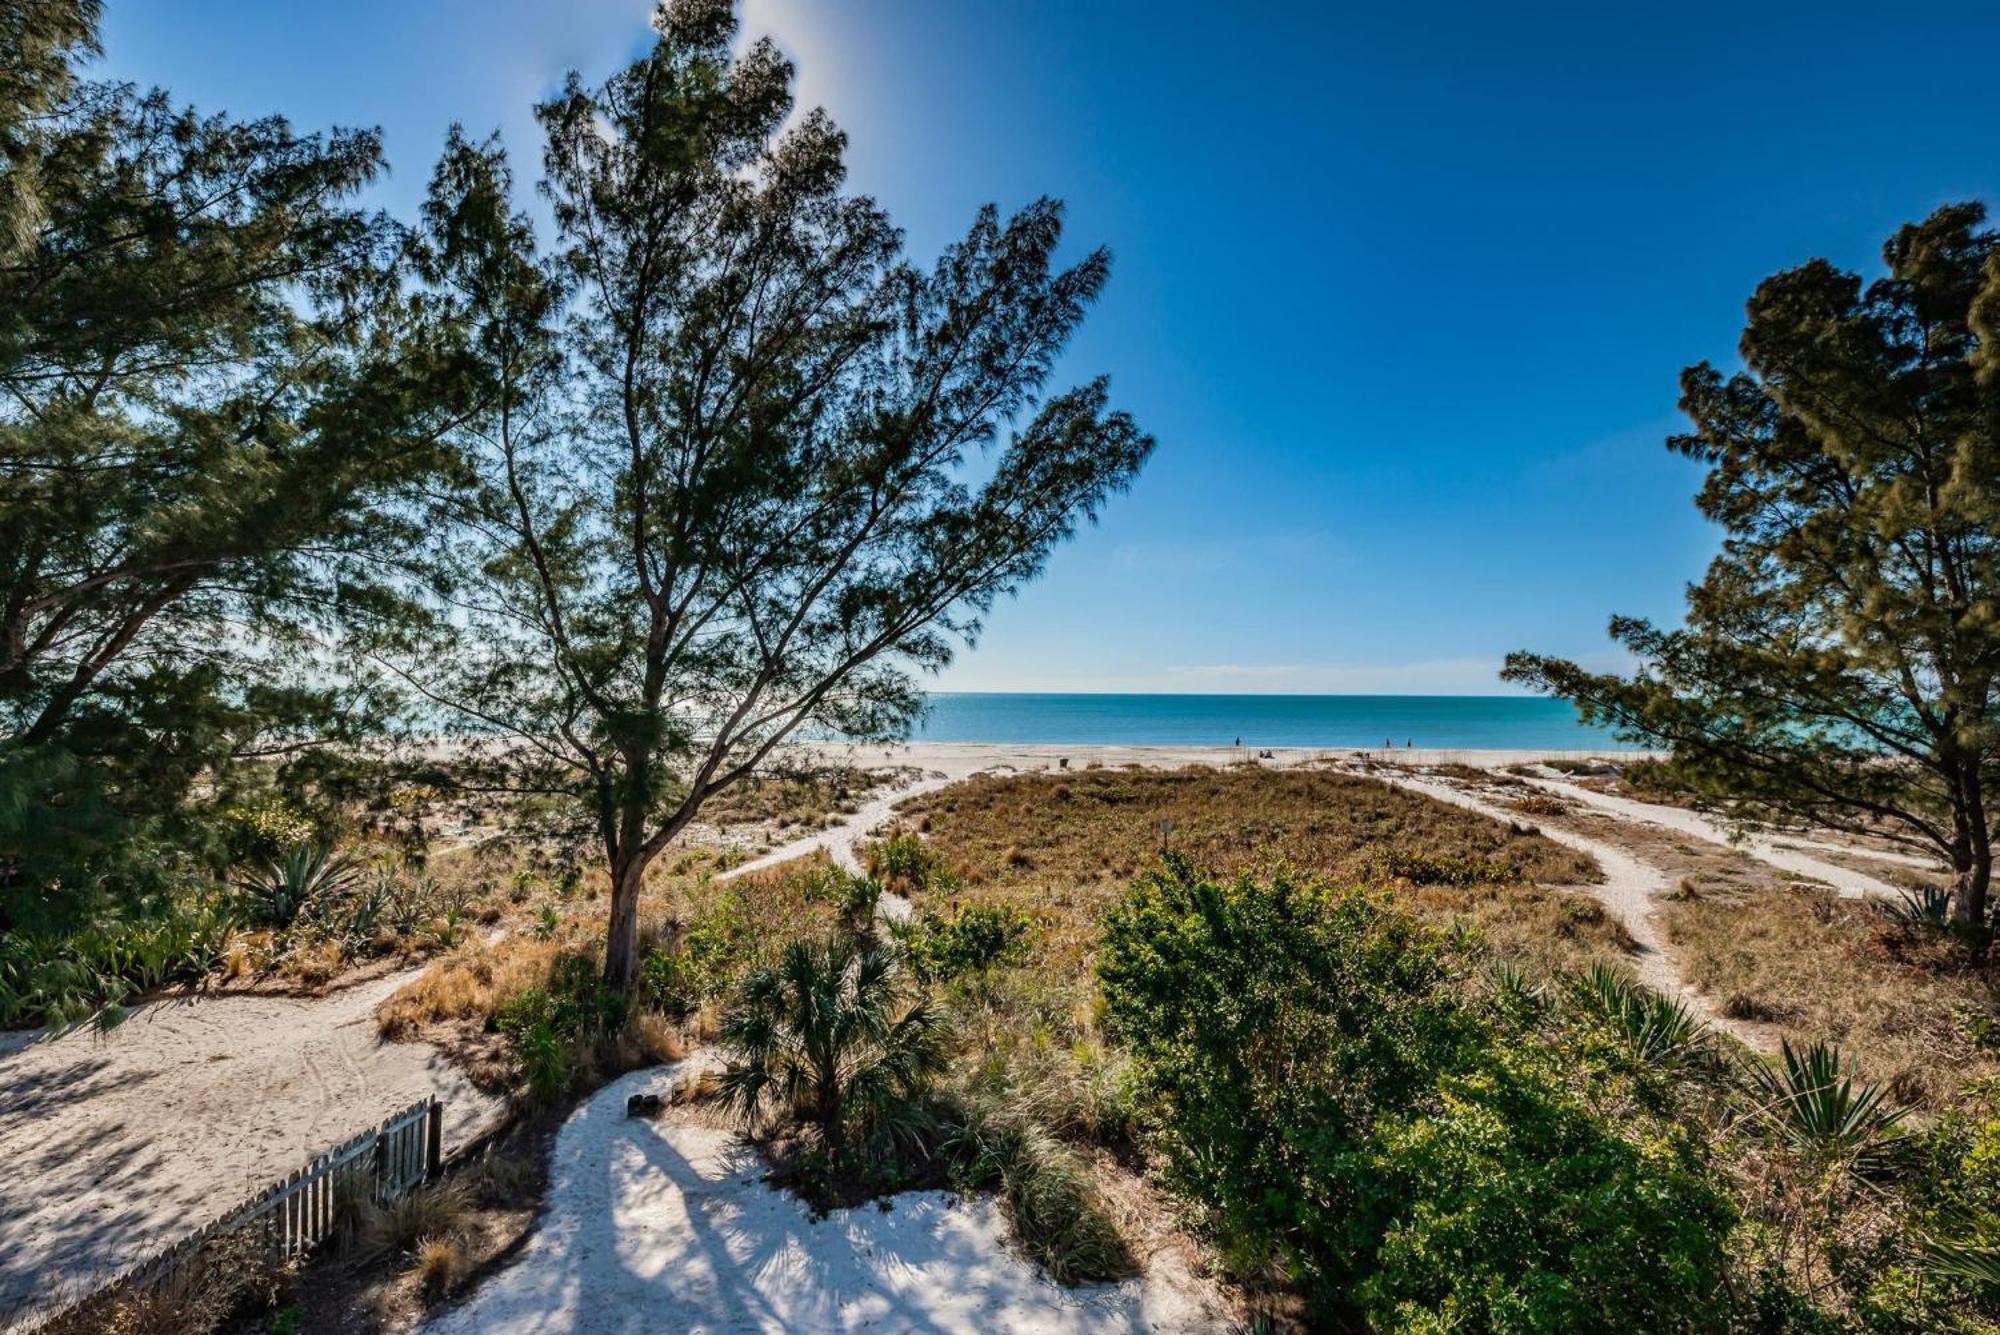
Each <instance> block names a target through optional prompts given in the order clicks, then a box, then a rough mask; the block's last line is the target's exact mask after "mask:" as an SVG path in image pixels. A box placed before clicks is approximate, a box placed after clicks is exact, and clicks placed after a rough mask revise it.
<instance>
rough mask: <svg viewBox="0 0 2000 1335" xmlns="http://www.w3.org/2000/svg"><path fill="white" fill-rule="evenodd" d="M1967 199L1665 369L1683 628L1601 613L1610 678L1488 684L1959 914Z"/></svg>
mask: <svg viewBox="0 0 2000 1335" xmlns="http://www.w3.org/2000/svg"><path fill="white" fill-rule="evenodd" d="M1984 218H1985V213H1984V210H1983V209H1982V208H1980V206H1978V205H1976V204H1958V205H1952V206H1947V207H1945V208H1941V209H1939V210H1938V211H1937V212H1935V213H1933V214H1932V215H1931V216H1930V217H1929V218H1927V219H1925V220H1924V221H1923V222H1921V223H1916V224H1911V225H1908V226H1905V227H1903V228H1902V229H1901V230H1899V231H1898V232H1897V233H1896V235H1895V236H1894V237H1892V238H1891V239H1890V241H1889V243H1888V245H1887V246H1886V247H1885V249H1884V252H1883V254H1884V260H1885V262H1886V265H1887V268H1888V272H1887V274H1886V275H1884V276H1883V277H1881V278H1878V279H1876V280H1875V281H1874V282H1870V283H1866V284H1864V282H1863V280H1862V279H1861V277H1860V276H1858V275H1856V274H1853V273H1848V272H1843V271H1842V270H1840V269H1838V268H1836V267H1834V266H1833V265H1832V264H1829V263H1827V262H1826V261H1824V260H1813V261H1811V262H1809V263H1806V264H1804V265H1801V266H1800V267H1798V268H1796V269H1791V270H1788V271H1786V272H1784V273H1780V274H1777V275H1775V276H1773V277H1771V278H1769V279H1767V280H1765V281H1764V283H1763V284H1761V285H1760V286H1759V287H1758V289H1757V292H1756V295H1755V296H1754V297H1752V298H1751V300H1750V304H1749V313H1748V314H1749V318H1748V324H1747V326H1746V328H1745V330H1744V333H1743V340H1742V344H1741V352H1742V357H1743V362H1744V368H1745V369H1744V370H1742V371H1741V372H1738V373H1736V374H1734V375H1727V376H1725V375H1724V374H1723V373H1722V372H1720V371H1718V370H1717V369H1716V368H1714V367H1712V366H1710V365H1708V364H1706V363H1703V364H1701V365H1699V366H1695V367H1692V368H1690V369H1689V370H1687V371H1686V372H1685V373H1683V375H1682V379H1681V389H1682V396H1681V407H1682V410H1683V411H1684V412H1686V413H1687V415H1688V417H1689V418H1690V419H1691V420H1692V422H1693V430H1692V431H1690V432H1688V433H1686V434H1684V435H1680V436H1676V437H1675V438H1674V439H1673V440H1672V441H1671V442H1670V445H1671V447H1672V448H1673V449H1674V450H1676V451H1677V452H1679V453H1681V454H1684V455H1686V456H1687V457H1689V458H1691V459H1696V460H1699V461H1700V462H1701V463H1702V464H1704V465H1706V466H1707V468H1708V476H1707V479H1706V481H1705V482H1704V484H1703V486H1702V489H1701V492H1700V496H1699V500H1698V503H1699V505H1700V507H1701V511H1702V513H1703V514H1704V515H1706V516H1707V517H1708V518H1709V519H1711V520H1713V521H1715V522H1716V523H1717V524H1718V525H1720V526H1721V528H1722V532H1723V544H1722V551H1721V553H1720V554H1719V555H1718V556H1717V557H1716V558H1715V560H1714V562H1713V563H1712V564H1711V565H1710V567H1709V569H1708V572H1707V575H1706V576H1705V577H1704V578H1703V579H1702V580H1701V581H1700V582H1699V583H1698V584H1695V585H1694V586H1692V587H1691V588H1690V589H1689V592H1688V613H1687V619H1686V624H1685V626H1684V627H1683V628H1681V629H1678V630H1663V629H1660V628H1658V627H1656V626H1653V625H1651V624H1649V623H1647V622H1645V621H1642V620H1637V619H1633V618H1627V617H1620V618H1617V619H1615V620H1614V621H1613V622H1612V623H1611V633H1612V635H1613V636H1614V637H1615V638H1616V639H1617V640H1619V641H1620V642H1621V643H1622V644H1623V645H1624V646H1625V647H1626V648H1627V649H1629V650H1630V651H1631V652H1632V653H1633V654H1634V655H1636V656H1637V658H1638V659H1639V660H1640V662H1641V665H1642V666H1641V668H1640V670H1639V671H1638V673H1637V674H1636V675H1634V676H1632V677H1629V678H1623V677H1618V676H1612V675H1605V674H1595V673H1589V672H1585V671H1583V670H1582V669H1581V668H1579V667H1577V666H1576V665H1575V664H1574V663H1570V662H1565V661H1562V660H1560V659H1552V658H1546V657H1542V656H1540V655H1535V654H1527V653H1520V654H1515V655H1512V656H1511V657H1510V658H1509V659H1508V662H1507V667H1506V670H1505V673H1504V675H1505V676H1506V677H1507V678H1508V679H1509V680H1513V681H1518V682H1523V683H1526V684H1528V685H1531V686H1534V687H1537V688H1539V689H1541V690H1545V691H1548V692H1551V693H1553V694H1556V695H1561V696H1566V697H1568V698H1570V699H1572V700H1574V701H1576V702H1577V704H1578V705H1579V706H1581V708H1582V711H1583V713H1584V714H1585V716H1586V717H1587V718H1590V719H1593V720H1598V721H1602V722H1607V723H1610V724H1614V725H1616V726H1618V727H1620V728H1622V729H1624V730H1625V731H1626V732H1627V733H1629V734H1630V735H1632V736H1634V737H1637V738H1641V739H1645V740H1648V741H1651V742H1653V743H1656V744H1660V745H1664V746H1667V747H1671V748H1672V751H1673V765H1674V767H1675V768H1676V769H1677V770H1678V771H1679V772H1680V773H1681V775H1682V776H1683V777H1684V778H1686V779H1687V780H1688V781H1689V782H1691V783H1693V784H1694V785H1696V786H1697V787H1698V788H1700V789H1701V790H1702V791H1704V792H1707V793H1710V794H1713V795H1716V796H1719V797H1724V798H1727V799H1730V800H1732V801H1733V802H1734V803H1736V804H1737V807H1738V809H1739V810H1740V811H1742V812H1743V813H1744V814H1749V815H1765V816H1779V817H1797V818H1802V819H1805V820H1809V821H1813V822H1817V823H1820V824H1824V825H1828V826H1832V827H1834V828H1838V829H1847V830H1868V831H1871V832H1874V833H1877V834H1881V835H1884V836H1886V837H1888V838H1891V839H1893V840H1896V841H1898V842H1900V843H1903V844H1906V845H1908V846H1910V847H1912V848H1916V849H1920V850H1923V851H1927V852H1931V853H1934V854H1936V855H1937V856H1939V857H1941V858H1943V859H1944V860H1945V862H1946V863H1947V864H1948V865H1949V866H1950V867H1951V869H1952V873H1953V878H1954V882H1953V899H1954V912H1955V913H1956V915H1957V916H1958V917H1959V918H1960V919H1962V920H1964V921H1966V922H1968V923H1983V922H1984V921H1985V918H1986V911H1987V892H1988V886H1989V883H1990V881H1991V878H1992V872H1993V847H1992V839H1991V817H1990V815H1989V810H1988V808H1989V806H1990V803H1991V800H1992V797H1991V795H1992V793H1993V790H1994V782H1995V780H1996V778H2000V771H1996V748H2000V726H1996V723H1997V722H2000V721H1996V719H1995V717H1994V703H1995V701H1994V682H1995V677H1996V674H2000V603H1996V598H2000V549H1996V545H1995V526H1996V522H2000V237H1997V236H1996V234H1995V233H1994V232H1992V231H1990V230H1984V229H1983V228H1982V226H1981V224H1982V223H1983V221H1984Z"/></svg>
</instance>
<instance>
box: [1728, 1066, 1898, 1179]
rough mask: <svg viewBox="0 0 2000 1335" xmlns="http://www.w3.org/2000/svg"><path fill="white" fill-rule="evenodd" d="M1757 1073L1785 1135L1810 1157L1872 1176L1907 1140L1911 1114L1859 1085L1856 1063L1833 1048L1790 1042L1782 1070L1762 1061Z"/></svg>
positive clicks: (1757, 1081)
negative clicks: (1844, 1059)
mask: <svg viewBox="0 0 2000 1335" xmlns="http://www.w3.org/2000/svg"><path fill="white" fill-rule="evenodd" d="M1751 1073H1752V1079H1753V1081H1754V1083H1755V1084H1756V1086H1757V1088H1758V1090H1759V1092H1760V1093H1762V1095H1763V1096H1764V1099H1765V1112H1766V1113H1767V1115H1768V1116H1769V1117H1770V1119H1771V1121H1772V1123H1773V1124H1774V1125H1775V1126H1776V1128H1777V1131H1778V1134H1779V1136H1780V1137H1781V1138H1782V1139H1783V1140H1784V1142H1785V1143H1786V1144H1787V1145H1789V1146H1790V1147H1791V1148H1792V1149H1793V1150H1794V1151H1796V1152H1797V1153H1799V1154H1801V1155H1803V1156H1805V1157H1807V1158H1811V1159H1814V1160H1816V1161H1819V1162H1821V1163H1823V1164H1827V1165H1830V1166H1833V1165H1838V1166H1844V1167H1846V1168H1847V1169H1849V1170H1850V1171H1852V1172H1854V1173H1856V1174H1858V1175H1862V1176H1866V1175H1867V1174H1869V1173H1871V1172H1873V1171H1875V1170H1877V1169H1879V1168H1881V1167H1882V1166H1883V1165H1884V1164H1885V1163H1886V1161H1887V1158H1888V1155H1889V1153H1890V1151H1891V1150H1893V1148H1894V1147H1895V1145H1896V1144H1897V1142H1898V1141H1900V1140H1901V1139H1902V1135H1903V1131H1902V1122H1903V1118H1904V1117H1905V1115H1906V1113H1905V1110H1904V1109H1901V1108H1898V1107H1896V1106H1894V1105H1893V1104H1891V1103H1890V1102H1889V1100H1888V1096H1887V1094H1886V1093H1885V1092H1884V1091H1882V1090H1880V1089H1876V1088H1874V1087H1872V1086H1869V1085H1863V1084H1860V1083H1859V1082H1858V1081H1856V1079H1855V1077H1854V1064H1853V1063H1852V1062H1851V1061H1850V1062H1847V1063H1842V1061H1841V1059H1840V1049H1838V1048H1836V1047H1834V1046H1833V1045H1832V1044H1830V1043H1825V1042H1819V1043H1814V1044H1813V1045H1812V1046H1810V1047H1807V1048H1804V1049H1800V1048H1794V1047H1793V1046H1792V1045H1791V1043H1789V1042H1787V1043H1785V1044H1784V1048H1783V1052H1782V1053H1781V1059H1780V1064H1779V1066H1778V1067H1776V1068H1773V1067H1771V1066H1768V1065H1766V1064H1764V1063H1762V1062H1759V1063H1757V1064H1756V1065H1754V1066H1753V1067H1751Z"/></svg>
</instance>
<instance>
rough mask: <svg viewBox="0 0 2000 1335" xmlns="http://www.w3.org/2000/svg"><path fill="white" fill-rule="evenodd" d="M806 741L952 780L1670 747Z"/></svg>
mask: <svg viewBox="0 0 2000 1335" xmlns="http://www.w3.org/2000/svg"><path fill="white" fill-rule="evenodd" d="M805 747H806V749H807V750H808V751H809V752H810V753H811V754H813V755H814V756H815V757H817V758H818V759H819V760H820V762H821V763H829V764H850V765H860V766H866V767H870V768H873V767H876V766H907V767H910V768H914V769H921V770H925V771H927V772H933V773H939V774H943V775H945V776H946V777H948V778H951V779H961V778H968V777H970V776H972V775H974V774H979V773H985V772H989V771H1012V772H1016V773H1038V772H1044V771H1061V770H1064V769H1067V770H1069V771H1071V772H1076V771H1080V770H1085V769H1089V768H1092V767H1097V768H1101V769H1117V768H1120V767H1122V766H1126V765H1138V766H1143V767H1145V768H1147V769H1176V768H1180V767H1183V766H1187V765H1215V766H1222V765H1235V764H1242V763H1245V762H1249V763H1256V762H1258V761H1259V760H1260V759H1261V760H1262V762H1263V763H1264V764H1267V765H1271V766H1273V767H1277V768H1285V767H1289V766H1293V765H1301V764H1307V763H1311V762H1315V761H1329V762H1336V763H1347V764H1361V763H1367V762H1373V763H1377V764H1391V765H1412V766H1431V765H1470V766H1475V767H1477V768H1481V769H1492V768H1497V767H1500V766H1504V765H1528V764H1536V763H1541V762H1546V761H1550V760H1567V761H1579V760H1601V761H1604V762H1606V763H1611V764H1630V763H1631V762H1632V761H1634V760H1643V759H1654V758H1658V757H1660V756H1663V755H1664V754H1666V753H1665V752H1660V751H1621V750H1611V749H1598V750H1592V749H1589V748H1561V747H1541V748H1534V747H1522V748H1484V747H1421V746H1419V747H1391V748H1382V747H1374V748H1369V747H1341V746H1267V747H1253V746H1248V745H1245V746H1151V745H1139V744H1129V745H1126V744H1113V745H1083V746H1065V745H1060V744H1055V743H1008V742H921V741H919V742H898V743H891V744H887V745H884V744H882V743H879V742H878V743H861V742H811V743H806V744H805ZM1265 753H1267V754H1265ZM1064 762H1067V764H1065V763H1064Z"/></svg>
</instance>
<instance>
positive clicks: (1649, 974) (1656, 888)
mask: <svg viewBox="0 0 2000 1335" xmlns="http://www.w3.org/2000/svg"><path fill="white" fill-rule="evenodd" d="M1369 777H1371V778H1376V779H1381V780H1383V781H1384V782H1386V783H1392V784H1394V785H1396V786H1397V787H1398V788H1407V789H1409V790H1410V791H1411V792H1416V793H1422V794H1423V795H1424V796H1426V797H1434V798H1436V799H1437V800H1438V801H1440V802H1449V803H1451V804H1452V805H1453V806H1457V807H1463V808H1465V809H1466V810H1468V811H1476V812H1478V813H1479V814H1480V815H1482V816H1485V817H1487V818H1489V819H1491V820H1497V821H1501V822H1503V823H1507V824H1512V823H1514V822H1515V821H1518V820H1519V819H1520V817H1518V816H1517V815H1515V814H1514V813H1513V812H1510V811H1507V810H1505V809H1504V808H1501V807H1498V806H1495V805H1493V804H1492V803H1490V802H1485V801H1482V800H1480V799H1479V798H1476V797H1474V796H1472V795H1471V794H1470V793H1465V792H1461V791H1460V790H1458V789H1457V788H1454V787H1452V786H1451V785H1450V784H1448V783H1445V782H1444V781H1442V780H1438V779H1420V778H1417V777H1415V776H1414V775H1409V774H1402V773H1397V772H1393V771H1391V772H1384V770H1383V769H1381V768H1377V769H1374V770H1371V771H1369ZM1539 828H1540V829H1541V832H1542V834H1543V836H1544V837H1546V838H1549V839H1552V840H1554V841H1555V842H1556V843H1559V844H1561V845H1563V846H1564V847H1566V848H1573V849H1575V850H1577V851H1578V852H1579V853H1588V854H1589V855H1590V856H1592V857H1594V858H1596V859H1597V863H1598V865H1599V866H1600V867H1602V868H1603V869H1604V881H1603V883H1602V884H1600V885H1584V886H1578V887H1577V889H1579V890H1584V891H1588V892H1589V893H1590V894H1592V895H1594V896H1596V898H1597V900H1598V902H1600V903H1601V904H1603V905H1604V907H1605V909H1606V910H1607V911H1608V912H1610V914H1611V915H1612V916H1613V917H1615V918H1616V919H1617V920H1618V921H1619V923H1620V924H1622V925H1623V926H1624V928H1625V931H1626V934H1627V935H1629V936H1630V937H1631V938H1632V940H1633V941H1634V942H1635V943H1637V945H1638V947H1639V951H1638V956H1637V958H1636V959H1635V960H1634V961H1633V970H1634V972H1635V973H1637V975H1638V977H1639V981H1640V982H1642V983H1644V984H1645V985H1646V986H1647V987H1650V988H1652V989H1653V990H1654V991H1656V992H1664V993H1666V994H1667V995H1668V996H1671V997H1678V998H1679V999H1680V1000H1681V1001H1682V1002H1683V1003H1685V1004H1686V1005H1687V1007H1688V1008H1689V1009H1690V1010H1692V1011H1694V1012H1695V1013H1696V1014H1697V1015H1699V1016H1700V1017H1701V1018H1702V1019H1703V1020H1705V1021H1707V1022H1708V1023H1709V1024H1712V1025H1714V1026H1715V1027H1716V1028H1718V1029H1722V1030H1725V1031H1727V1032H1729V1033H1731V1034H1734V1035H1735V1036H1736V1037H1738V1038H1740V1039H1742V1040H1743V1041H1744V1042H1746V1043H1749V1044H1751V1045H1752V1046H1769V1040H1768V1039H1767V1038H1764V1037H1762V1036H1760V1035H1758V1034H1757V1033H1756V1032H1755V1031H1754V1030H1752V1029H1750V1028H1748V1027H1746V1026H1744V1025H1742V1024H1739V1023H1737V1022H1736V1021H1733V1020H1730V1019H1728V1018H1726V1017H1724V1016H1722V1015H1720V1014H1718V1013H1717V1012H1716V1009H1715V1007H1714V1005H1713V1004H1711V1003H1710V1001H1709V1000H1708V998H1707V997H1705V996H1703V995H1702V994H1701V993H1700V992H1699V991H1697V990H1696V989H1695V988H1694V986H1693V985H1692V984H1690V983H1689V982H1688V981H1687V980H1686V979H1685V978H1683V977H1681V974H1680V970H1679V969H1678V968H1676V967H1675V965H1674V961H1673V957H1672V956H1671V955H1670V954H1669V953H1668V951H1667V943H1666V938H1665V936H1664V934H1663V933H1662V932H1661V931H1660V925H1659V922H1658V921H1657V920H1656V919H1655V918H1654V916H1653V911H1654V908H1655V904H1654V899H1653V897H1654V896H1655V895H1657V894H1659V893H1660V892H1661V891H1663V890H1666V889H1667V888H1668V887H1669V885H1670V880H1669V878H1668V876H1667V874H1666V873H1665V872H1663V871H1661V870H1660V869H1659V868H1658V867H1655V866H1654V865H1653V864H1652V863H1650V862H1647V861H1645V860H1643V859H1641V858H1637V857H1634V856H1633V855H1632V854H1630V853H1628V852H1626V851H1625V850H1624V849H1622V848H1619V847H1617V846H1616V845H1613V844H1609V843H1606V842H1605V841H1604V840H1601V839H1591V838H1587V837H1586V836H1584V835H1580V834H1572V833H1570V832H1569V831H1568V830H1557V829H1551V828H1549V827H1546V826H1543V827H1539Z"/></svg>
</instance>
